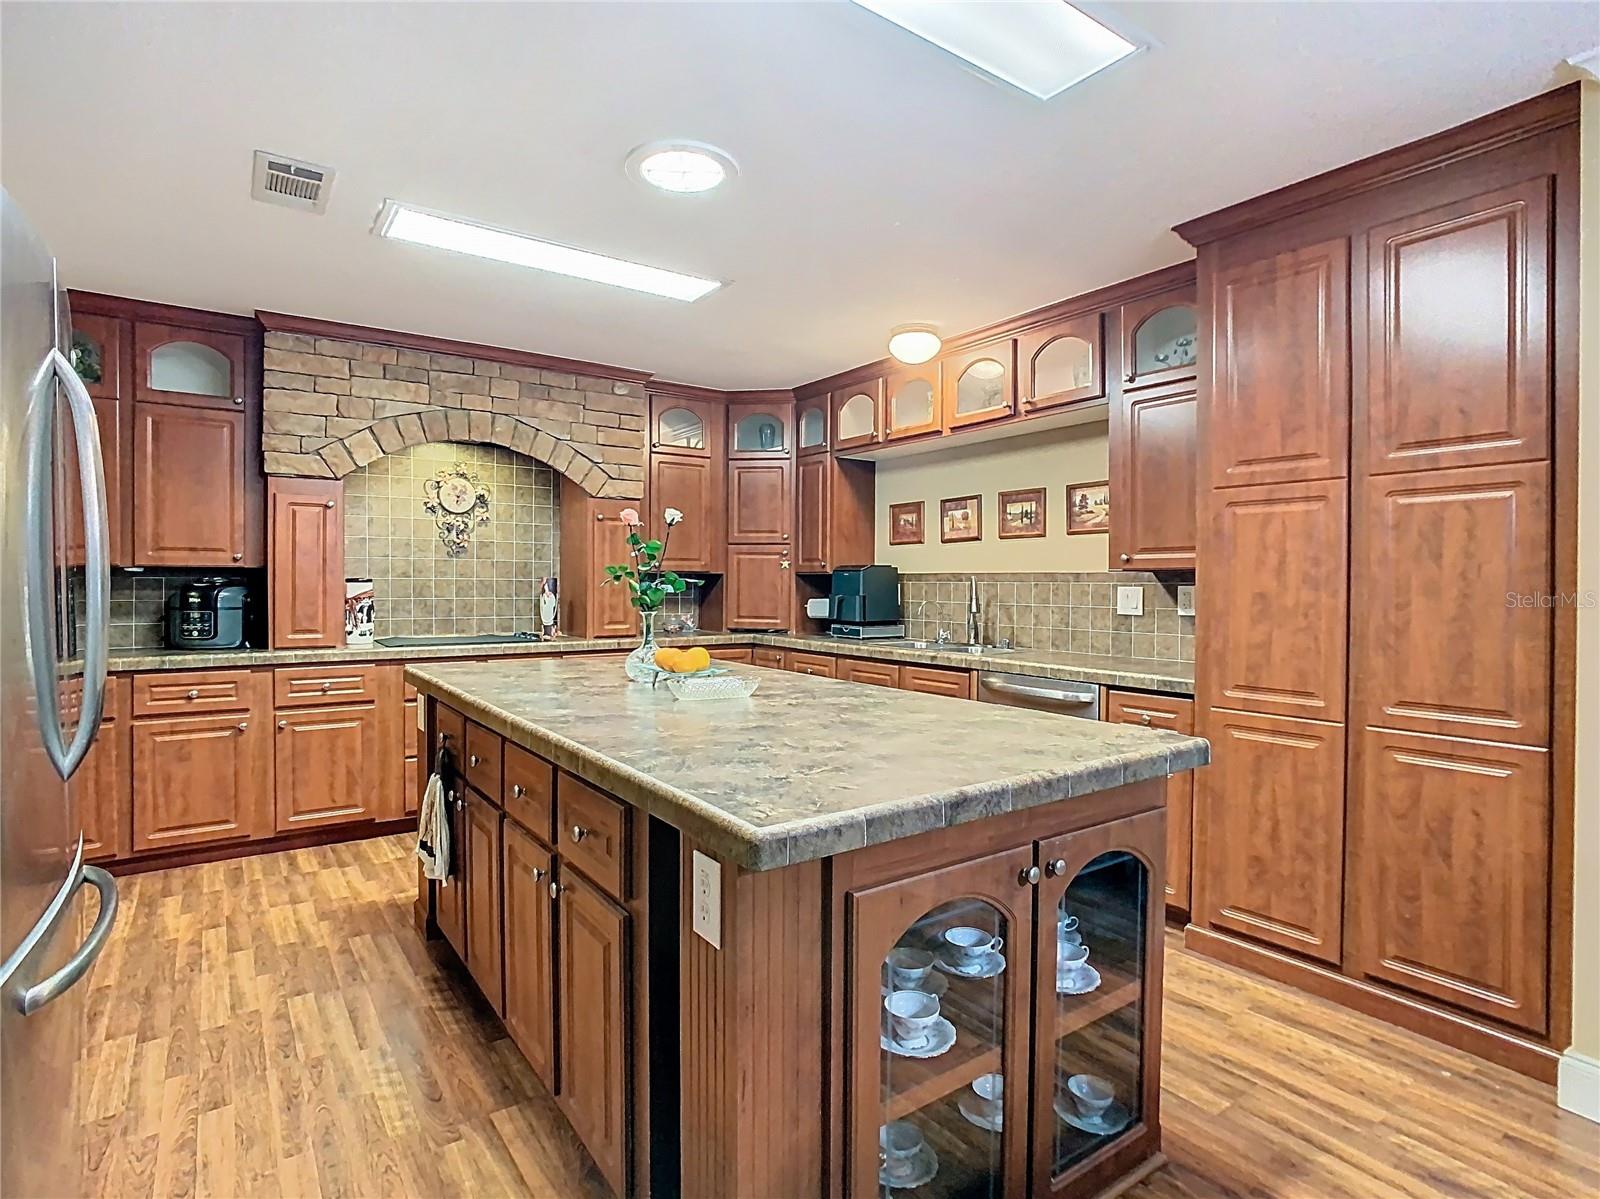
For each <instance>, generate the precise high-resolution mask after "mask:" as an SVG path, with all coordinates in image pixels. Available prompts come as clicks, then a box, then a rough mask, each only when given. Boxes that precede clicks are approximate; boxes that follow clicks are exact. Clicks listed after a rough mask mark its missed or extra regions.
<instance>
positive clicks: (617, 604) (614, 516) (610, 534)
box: [561, 476, 639, 637]
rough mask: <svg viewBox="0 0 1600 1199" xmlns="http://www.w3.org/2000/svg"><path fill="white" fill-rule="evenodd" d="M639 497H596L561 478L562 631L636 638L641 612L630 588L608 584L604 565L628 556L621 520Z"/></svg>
mask: <svg viewBox="0 0 1600 1199" xmlns="http://www.w3.org/2000/svg"><path fill="white" fill-rule="evenodd" d="M638 507H639V505H638V501H636V500H602V499H596V498H595V497H594V496H591V495H590V494H589V493H588V492H586V491H584V490H583V488H581V487H579V486H578V485H577V484H576V483H574V482H573V481H572V480H571V479H568V478H566V477H565V476H563V477H562V480H561V631H562V632H564V633H567V634H569V635H571V636H574V637H632V636H636V635H637V634H638V632H639V614H638V612H636V611H635V610H634V607H633V604H632V603H630V602H629V599H628V588H627V587H626V586H624V585H622V584H608V583H605V581H604V580H605V578H606V574H605V568H606V567H607V566H618V565H621V564H623V563H626V562H628V561H629V557H628V530H627V527H626V526H625V525H624V524H623V523H622V520H621V519H620V513H621V512H622V510H623V509H624V508H633V509H635V510H637V509H638Z"/></svg>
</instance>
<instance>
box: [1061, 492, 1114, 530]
mask: <svg viewBox="0 0 1600 1199" xmlns="http://www.w3.org/2000/svg"><path fill="white" fill-rule="evenodd" d="M1110 531H1111V484H1110V483H1109V482H1108V481H1107V480H1105V479H1101V480H1100V481H1099V482H1098V483H1069V484H1067V532H1068V533H1109V532H1110Z"/></svg>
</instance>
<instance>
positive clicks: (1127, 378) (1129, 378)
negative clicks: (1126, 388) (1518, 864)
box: [1122, 371, 1139, 383]
mask: <svg viewBox="0 0 1600 1199" xmlns="http://www.w3.org/2000/svg"><path fill="white" fill-rule="evenodd" d="M1138 377H1139V374H1138V372H1137V371H1129V372H1128V373H1127V374H1125V375H1123V376H1122V381H1123V382H1124V383H1132V382H1133V381H1134V380H1135V379H1137V378H1138Z"/></svg>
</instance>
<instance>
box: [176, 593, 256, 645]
mask: <svg viewBox="0 0 1600 1199" xmlns="http://www.w3.org/2000/svg"><path fill="white" fill-rule="evenodd" d="M249 627H250V588H249V587H248V586H246V585H245V583H244V582H243V581H242V580H239V579H230V578H226V577H224V576H221V575H213V576H208V577H206V578H202V579H194V580H192V581H190V582H188V583H186V584H184V585H183V586H182V587H180V588H178V590H176V591H174V592H173V593H172V594H171V595H169V596H167V648H168V649H189V650H202V649H208V650H209V649H242V648H243V647H244V645H245V636H246V630H247V629H248V628H249Z"/></svg>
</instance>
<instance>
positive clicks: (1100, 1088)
mask: <svg viewBox="0 0 1600 1199" xmlns="http://www.w3.org/2000/svg"><path fill="white" fill-rule="evenodd" d="M1067 1093H1068V1094H1070V1095H1071V1096H1072V1102H1073V1103H1074V1104H1076V1105H1077V1108H1078V1114H1079V1115H1080V1116H1082V1117H1083V1118H1084V1119H1085V1120H1098V1119H1099V1118H1100V1117H1101V1116H1103V1115H1104V1114H1105V1110H1106V1108H1108V1107H1110V1106H1111V1101H1112V1100H1113V1099H1115V1098H1116V1097H1117V1092H1116V1090H1115V1089H1114V1088H1113V1087H1112V1085H1111V1084H1110V1083H1109V1082H1107V1081H1106V1080H1105V1079H1103V1078H1101V1077H1100V1076H1099V1075H1098V1074H1074V1075H1073V1076H1072V1077H1071V1078H1069V1079H1067Z"/></svg>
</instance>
